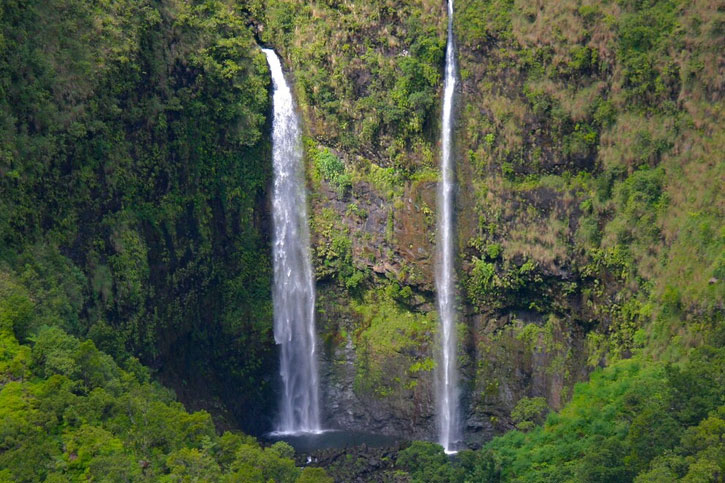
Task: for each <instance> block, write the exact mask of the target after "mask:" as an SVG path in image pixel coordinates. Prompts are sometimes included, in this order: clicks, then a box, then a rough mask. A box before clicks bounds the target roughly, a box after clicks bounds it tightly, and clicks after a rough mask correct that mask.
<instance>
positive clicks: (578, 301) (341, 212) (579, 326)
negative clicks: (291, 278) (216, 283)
mask: <svg viewBox="0 0 725 483" xmlns="http://www.w3.org/2000/svg"><path fill="white" fill-rule="evenodd" d="M282 3H285V2H282ZM344 3H345V5H344V6H343V5H335V6H334V7H333V6H330V5H323V4H318V3H315V4H314V5H306V4H305V5H302V4H299V3H298V2H287V3H285V5H287V6H289V9H287V10H286V11H285V12H286V13H285V16H284V17H283V18H284V19H286V20H285V21H284V22H283V21H281V20H280V19H279V18H278V19H277V22H276V23H275V19H274V18H267V24H268V25H269V27H270V28H269V29H268V30H265V32H263V35H262V36H263V37H265V36H266V37H268V40H269V41H270V42H276V43H277V44H276V45H275V46H276V47H278V48H279V50H280V52H282V54H283V56H285V59H286V65H288V66H290V69H291V70H292V71H295V72H296V78H297V87H296V90H297V94H298V96H297V97H298V99H299V104H300V111H301V112H302V115H303V117H304V119H305V122H304V124H305V126H306V127H305V129H306V134H307V135H308V139H307V141H306V159H307V168H308V169H307V172H308V173H309V180H308V181H309V189H310V192H311V209H310V212H311V213H312V244H313V251H314V253H313V257H314V264H315V267H316V276H317V295H318V297H317V314H318V317H317V327H318V331H319V337H320V339H321V347H323V348H324V350H323V351H322V355H321V358H322V367H321V369H322V378H323V388H324V389H323V402H324V408H325V411H326V414H325V417H326V418H327V422H328V425H330V426H339V427H342V428H348V429H356V430H363V431H376V432H384V433H389V434H401V435H405V436H406V437H410V438H426V439H433V438H434V436H435V433H436V428H435V427H434V425H435V418H434V417H433V416H434V414H433V411H434V408H433V401H432V394H433V384H432V382H433V381H432V377H433V371H434V369H435V360H436V358H435V357H434V355H435V354H434V350H435V348H436V332H437V327H438V321H437V316H436V313H435V304H434V301H435V297H434V295H435V294H434V284H433V273H434V268H435V267H434V263H435V258H434V254H435V246H434V245H435V240H436V233H435V220H436V212H435V211H436V183H437V180H438V170H437V168H436V166H437V162H436V160H437V158H438V151H439V149H440V148H439V146H437V145H436V142H437V141H436V140H437V139H438V138H439V136H438V130H439V125H438V124H439V121H438V119H440V116H439V112H438V111H439V109H440V92H436V90H438V91H439V90H440V80H441V74H442V67H443V51H444V48H445V31H446V29H445V18H446V16H445V10H444V9H445V2H403V1H399V0H391V1H390V2H385V3H386V5H385V6H382V5H380V4H378V3H376V2H362V1H360V2H358V1H350V2H344ZM487 5H488V3H487V2H482V1H479V0H460V1H457V2H456V9H457V13H456V17H455V18H456V26H455V31H456V35H457V45H458V48H459V52H458V54H459V65H460V72H461V92H460V96H459V102H458V110H457V112H458V119H457V130H456V134H455V142H454V145H455V146H456V158H457V163H456V166H457V179H458V195H457V200H456V201H457V207H456V214H457V229H458V236H457V243H458V245H457V257H456V258H457V274H458V278H459V281H458V282H459V283H458V289H459V307H458V312H459V314H460V319H459V327H458V331H459V334H458V341H459V347H458V363H459V366H460V368H461V397H462V402H463V411H464V413H465V426H466V429H465V433H466V434H465V438H466V439H467V440H468V443H469V444H470V445H471V446H476V445H479V444H481V443H482V442H484V441H486V440H488V439H490V438H491V436H492V435H494V434H497V433H500V432H502V431H504V430H507V429H510V428H512V427H514V425H515V424H517V423H518V421H514V420H513V419H512V418H511V412H512V411H513V409H514V408H515V407H516V405H517V404H518V403H519V401H521V400H522V399H523V398H544V399H545V400H546V401H547V404H548V407H549V408H550V409H558V408H560V407H562V405H563V404H564V403H565V402H566V401H567V399H568V398H569V396H570V392H571V388H572V387H573V385H574V384H575V383H576V382H577V381H580V380H583V379H585V378H586V377H587V375H588V373H589V371H590V370H591V368H593V367H595V366H597V365H599V364H601V363H602V362H604V361H605V360H606V357H607V356H606V354H607V353H608V352H610V351H611V352H614V353H616V355H617V356H618V357H626V356H627V353H628V350H630V348H631V347H632V345H633V343H634V342H633V341H634V333H635V331H636V330H637V328H638V327H639V326H638V324H639V319H638V317H639V312H638V308H637V306H636V305H635V304H630V305H627V304H628V303H629V302H627V301H628V299H629V298H631V297H630V296H631V295H632V293H633V292H635V291H636V290H637V285H636V283H632V280H631V279H630V280H629V281H628V280H627V273H628V270H629V267H628V265H627V263H628V262H627V261H626V259H625V258H623V257H622V256H621V251H618V250H619V247H618V246H617V245H616V240H617V239H619V238H621V239H625V240H626V239H628V237H629V236H630V235H631V233H630V232H631V230H629V231H628V228H627V227H626V223H621V222H620V223H619V225H620V228H617V229H620V232H616V233H615V232H613V231H611V230H610V231H609V232H607V231H606V230H605V229H604V228H603V227H604V226H605V225H606V224H607V223H608V222H609V221H611V219H612V217H613V216H615V215H613V213H614V211H616V210H617V209H620V208H617V207H618V205H617V203H629V202H628V201H627V200H626V199H625V197H626V196H625V195H626V193H625V192H624V191H622V192H620V193H619V194H618V195H617V196H619V198H617V199H614V197H613V194H612V185H613V183H614V181H613V180H614V178H615V177H617V176H621V175H622V174H623V173H625V172H626V171H627V169H630V168H631V167H627V169H624V168H622V169H619V168H617V169H613V170H612V171H611V173H609V174H606V173H605V174H602V165H603V164H606V163H609V164H610V165H612V164H615V163H616V162H618V161H617V160H614V161H613V160H612V159H609V158H612V157H613V155H612V154H610V153H609V151H612V149H613V148H612V147H611V146H609V147H606V146H605V147H606V149H609V151H606V150H604V148H603V149H602V150H600V140H601V139H604V138H605V137H606V136H610V137H611V136H612V132H613V131H612V132H610V131H607V130H608V129H609V127H608V126H610V125H611V123H613V122H614V118H615V117H616V116H615V114H616V113H614V109H615V106H614V105H613V104H611V103H610V101H609V96H610V95H611V96H615V95H616V94H617V93H616V92H608V91H607V89H609V88H608V87H607V86H609V85H612V76H615V75H617V74H616V72H609V71H607V70H603V69H602V66H601V65H599V64H598V63H597V62H596V59H598V58H608V56H611V55H613V53H612V52H611V51H609V50H608V49H609V47H607V46H604V45H600V44H598V43H597V42H598V41H595V40H594V37H592V39H591V42H590V41H589V40H588V39H586V38H584V36H583V34H582V32H584V31H586V28H584V24H585V23H586V22H589V20H587V19H586V18H584V17H582V14H581V12H580V11H579V10H577V8H576V7H574V6H572V5H573V4H572V5H568V4H567V5H559V4H557V5H554V4H552V5H547V6H543V7H542V9H543V11H544V14H542V15H538V16H537V15H536V14H533V15H528V14H527V15H526V19H525V20H526V21H525V22H524V21H523V20H522V21H517V22H512V21H511V19H510V18H508V17H501V18H498V17H495V18H494V17H491V18H489V17H488V16H487V15H485V14H483V12H484V10H485V9H486V8H488V7H487ZM564 10H566V12H564ZM564 13H566V15H564ZM562 15H564V17H562ZM280 18H282V17H280ZM562 18H568V19H569V20H571V19H574V20H572V21H575V22H578V23H575V24H572V25H576V26H577V28H565V27H566V26H567V25H569V23H567V22H568V21H567V22H564V21H563V20H561V19H562ZM287 19H294V21H293V24H294V27H295V28H294V29H289V28H288V27H289V26H288V25H287ZM406 19H414V21H407V20H406ZM520 20H521V19H520ZM556 22H559V23H560V24H561V25H560V26H561V28H562V35H563V37H562V36H561V35H550V30H549V29H548V26H549V25H550V24H554V23H556ZM582 22H584V23H582ZM329 25H336V26H340V27H339V29H337V30H339V31H340V32H339V33H336V34H334V35H333V34H330V32H329V31H328V30H327V29H329ZM579 27H581V28H579ZM607 28H609V27H607ZM601 33H602V32H600V34H601ZM607 35H609V34H607ZM567 36H568V37H567ZM569 37H571V38H569ZM595 37H596V36H595ZM605 37H606V35H605V36H604V37H602V38H605ZM320 38H325V39H327V41H328V42H329V43H328V44H327V45H326V46H325V48H323V47H322V46H320V45H319V43H315V41H316V40H317V39H320ZM597 38H599V37H597ZM562 39H563V40H562ZM592 42H593V43H592ZM573 44H577V45H578V44H581V45H579V46H578V47H577V49H575V50H570V49H569V47H570V45H573ZM585 44H586V45H585ZM597 49H599V50H597ZM551 52H555V53H556V55H552V54H551ZM597 52H599V53H597ZM598 56H600V57H598ZM572 78H576V79H577V82H571V80H572ZM431 100H433V101H431ZM620 102H623V101H622V100H621V99H620ZM612 116H614V117H612ZM621 129H622V132H624V131H625V129H624V127H622V128H621ZM645 134H647V133H645ZM655 134H657V132H654V131H653V133H652V135H655ZM644 137H645V138H647V136H644ZM650 137H651V136H650ZM608 142H610V144H611V141H608ZM612 152H613V151H612ZM607 156H609V158H607ZM630 171H631V169H630ZM618 173H619V174H618ZM641 181H642V182H641V183H639V185H641V186H646V187H651V188H652V189H649V188H647V193H644V194H642V195H641V196H640V195H637V196H634V195H633V197H634V198H633V199H650V198H652V200H651V201H652V203H655V204H656V203H657V202H658V198H657V196H659V195H658V193H659V191H658V188H657V183H658V181H657V179H655V177H652V179H649V178H647V180H641ZM645 195H646V196H645ZM627 196H629V195H627ZM648 197H650V198H648ZM597 200H600V201H597ZM622 200H624V201H622ZM632 206H633V208H632V210H635V211H632V213H635V212H636V210H637V209H639V208H637V206H636V205H632ZM620 221H621V220H620ZM615 225H616V223H615ZM640 231H646V230H644V229H640ZM635 234H636V233H635ZM618 237H619V238H618ZM612 240H615V241H612ZM648 246H652V245H651V244H650V245H648ZM648 256H649V255H648ZM630 271H631V270H630ZM613 334H614V335H615V336H613Z"/></svg>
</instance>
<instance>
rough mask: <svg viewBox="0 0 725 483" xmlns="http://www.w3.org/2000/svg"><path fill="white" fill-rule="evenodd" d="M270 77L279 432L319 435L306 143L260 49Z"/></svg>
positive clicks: (276, 71) (274, 66) (274, 60)
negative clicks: (280, 395) (303, 158)
mask: <svg viewBox="0 0 725 483" xmlns="http://www.w3.org/2000/svg"><path fill="white" fill-rule="evenodd" d="M262 51H263V52H264V54H265V55H266V56H267V63H268V64H269V68H270V71H271V72H272V82H273V84H274V97H273V104H274V115H273V129H272V156H273V162H274V193H273V199H272V204H273V206H272V209H273V223H274V245H273V253H272V256H273V260H274V289H273V293H272V300H273V302H274V340H275V342H276V343H277V344H278V345H279V346H280V370H279V372H280V376H281V378H282V385H283V394H282V399H281V401H280V414H279V421H278V425H277V432H278V433H283V434H292V433H300V432H319V431H320V406H319V375H318V368H317V353H316V350H315V287H314V282H313V277H312V261H311V257H310V234H309V228H308V225H307V208H306V207H307V201H306V199H305V181H304V175H303V170H304V167H303V161H302V142H301V138H300V128H299V121H298V119H297V113H296V111H295V105H294V101H293V99H292V91H291V90H290V87H289V85H288V84H287V82H286V81H285V78H284V74H283V73H282V65H281V63H280V61H279V58H278V57H277V54H276V53H275V52H274V50H271V49H262Z"/></svg>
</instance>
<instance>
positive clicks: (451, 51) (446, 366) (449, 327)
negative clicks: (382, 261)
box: [436, 0, 462, 453]
mask: <svg viewBox="0 0 725 483" xmlns="http://www.w3.org/2000/svg"><path fill="white" fill-rule="evenodd" d="M455 90H456V55H455V46H454V40H453V0H448V44H447V46H446V71H445V81H444V85H443V91H444V95H443V122H442V129H441V131H442V132H441V151H442V153H441V177H442V179H441V181H440V182H439V183H438V267H437V272H436V290H437V293H438V314H439V317H440V321H441V326H440V356H439V361H438V365H437V373H436V403H437V410H438V441H439V443H440V444H441V445H442V446H443V448H444V449H445V450H446V452H447V453H453V452H455V447H456V445H457V444H459V442H460V441H461V439H462V434H461V428H460V416H459V407H458V406H459V401H458V399H459V394H458V374H457V372H458V371H457V367H456V309H455V298H456V291H455V274H454V267H453V196H454V189H455V186H454V182H455V179H454V177H455V176H454V165H453V164H454V160H453V150H452V148H451V140H452V136H453V100H454V94H455Z"/></svg>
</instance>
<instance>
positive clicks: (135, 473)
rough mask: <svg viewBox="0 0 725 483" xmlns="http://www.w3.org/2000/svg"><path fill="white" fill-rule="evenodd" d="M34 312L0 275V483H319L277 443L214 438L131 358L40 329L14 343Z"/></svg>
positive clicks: (316, 473) (201, 419)
mask: <svg viewBox="0 0 725 483" xmlns="http://www.w3.org/2000/svg"><path fill="white" fill-rule="evenodd" d="M35 307H36V304H35V303H34V301H33V300H32V299H31V297H30V295H29V293H28V292H27V290H26V289H25V288H24V287H23V286H22V285H21V284H19V283H17V282H15V281H13V280H12V278H10V277H8V275H7V273H5V272H2V273H0V481H16V482H25V481H28V482H30V481H58V482H60V481H89V480H97V481H168V482H171V481H249V482H260V483H261V482H267V481H278V482H294V481H328V480H327V478H326V476H325V474H324V472H322V470H320V469H315V470H312V471H310V470H307V469H306V470H304V471H303V470H301V469H299V468H297V467H295V464H294V462H293V460H292V457H293V456H294V450H293V449H292V448H291V447H290V446H288V445H287V444H285V443H276V444H274V445H272V446H271V447H269V448H262V447H261V446H260V445H259V444H258V443H257V441H256V440H255V439H254V438H251V437H249V436H245V435H242V434H237V433H231V432H225V433H224V434H222V435H221V436H220V435H218V434H217V432H216V430H215V428H214V425H213V424H212V420H211V417H210V415H209V414H208V413H207V412H205V411H199V412H195V413H188V412H186V410H185V409H184V408H183V406H182V405H181V404H180V403H178V402H177V401H176V400H175V397H174V395H173V393H172V392H171V391H169V390H168V389H165V388H163V387H162V386H160V385H159V384H158V383H156V382H154V381H153V380H152V379H151V377H150V374H149V371H148V369H146V368H145V367H143V366H142V365H141V364H140V363H139V362H138V360H137V359H135V358H133V357H129V358H127V359H125V360H124V361H122V363H121V364H120V365H119V364H117V363H116V362H114V360H113V358H112V357H110V356H109V355H107V354H105V353H103V352H101V351H99V350H98V349H97V348H96V346H95V344H94V343H93V342H92V341H90V340H85V341H82V340H80V339H77V338H76V337H73V336H71V335H69V334H67V333H66V332H65V331H63V330H62V329H60V328H58V327H51V326H47V325H44V326H42V327H39V328H38V329H37V330H35V331H34V332H33V334H32V335H31V336H29V337H27V338H26V339H27V340H26V341H24V342H20V341H19V340H18V338H17V336H16V334H17V332H26V329H27V327H28V326H29V325H33V322H34V321H35V319H36V317H38V315H39V314H38V313H37V311H36V309H35Z"/></svg>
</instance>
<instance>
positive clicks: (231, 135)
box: [0, 0, 276, 430]
mask: <svg viewBox="0 0 725 483" xmlns="http://www.w3.org/2000/svg"><path fill="white" fill-rule="evenodd" d="M0 28H1V30H0V92H1V93H2V95H1V97H0V126H1V127H0V139H1V140H2V141H1V143H0V144H1V145H2V148H0V149H1V150H0V190H1V191H2V197H0V236H1V237H2V241H0V264H1V265H2V267H3V269H8V270H11V271H12V272H14V273H15V274H16V275H17V276H18V277H20V278H21V279H22V280H23V281H24V283H25V284H26V285H27V286H28V287H30V289H31V293H32V297H33V299H34V300H37V301H41V300H42V301H43V304H42V305H41V306H42V307H43V316H42V317H40V318H38V319H35V320H34V321H33V324H32V326H31V327H27V328H25V329H23V331H22V332H21V333H19V337H20V339H21V340H23V341H24V340H26V339H27V337H29V336H30V335H31V334H32V333H33V331H34V330H35V328H37V327H38V326H41V325H54V326H58V327H61V328H63V329H64V330H66V331H68V332H69V333H71V334H74V335H75V336H79V337H83V338H86V337H88V338H90V339H91V340H93V341H94V342H95V344H96V345H97V346H98V347H99V348H101V349H102V350H104V351H106V352H107V353H109V354H112V355H113V356H114V357H115V358H116V359H117V360H123V359H125V358H126V357H127V356H128V355H130V354H134V355H136V356H138V357H139V358H140V360H141V361H142V362H143V363H144V364H147V365H150V366H151V367H152V368H154V369H155V370H157V371H158V374H159V376H160V377H161V379H162V380H163V381H165V382H167V383H169V384H170V385H171V386H173V387H174V388H175V389H176V390H177V392H178V393H179V396H180V397H181V398H182V400H184V401H186V402H188V403H190V404H191V406H192V407H196V408H199V407H208V408H211V409H214V410H215V414H216V415H219V416H221V415H222V414H224V412H223V411H222V410H223V409H224V408H226V409H227V410H228V411H227V412H226V416H225V417H220V418H219V420H218V422H219V423H220V424H225V425H233V426H237V425H238V424H240V423H241V424H242V425H243V426H244V427H246V428H248V429H250V430H261V429H263V428H264V427H265V426H266V425H265V420H264V419H263V418H262V417H261V416H263V415H266V414H267V408H268V406H269V404H270V403H271V399H270V397H269V396H270V395H271V385H270V377H269V375H270V374H272V373H273V372H274V367H275V363H276V355H275V352H274V345H273V341H272V338H271V302H270V294H269V287H270V267H269V254H268V243H267V241H266V229H267V227H266V225H267V217H266V216H267V215H266V212H267V210H266V207H265V196H266V195H265V192H266V188H267V184H268V181H269V176H270V170H271V168H270V165H269V162H268V160H269V157H270V156H269V147H268V141H267V140H266V139H265V138H263V137H262V133H263V132H264V131H266V127H265V116H266V113H267V109H268V96H267V85H268V83H269V76H268V71H267V68H266V64H265V62H264V57H263V56H262V55H261V53H260V52H259V51H258V49H257V47H256V44H255V43H254V39H253V37H252V34H251V32H250V31H249V30H248V29H247V28H246V27H245V26H244V23H243V21H242V17H241V16H239V15H237V14H236V13H235V12H234V11H233V10H232V9H231V8H230V7H229V6H228V5H226V4H225V3H223V2H206V3H205V4H204V5H196V6H192V5H191V4H189V3H188V2H177V1H167V2H166V1H165V2H160V3H159V2H146V1H144V2H135V1H133V2H131V1H129V2H113V4H112V5H111V4H106V3H103V4H95V3H89V2H84V1H60V0H57V1H50V2H37V1H33V2H14V1H11V2H3V4H2V6H0ZM225 420H226V422H225Z"/></svg>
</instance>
